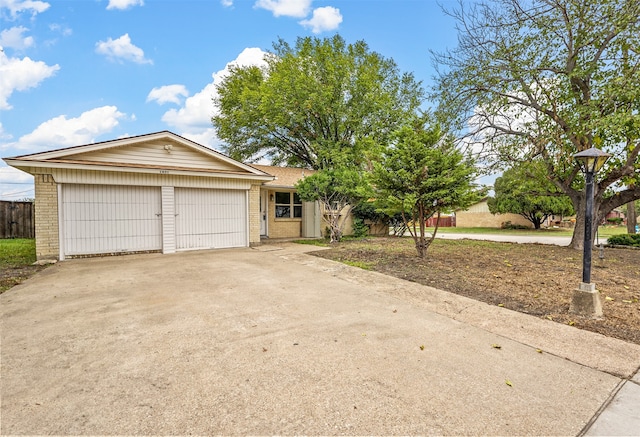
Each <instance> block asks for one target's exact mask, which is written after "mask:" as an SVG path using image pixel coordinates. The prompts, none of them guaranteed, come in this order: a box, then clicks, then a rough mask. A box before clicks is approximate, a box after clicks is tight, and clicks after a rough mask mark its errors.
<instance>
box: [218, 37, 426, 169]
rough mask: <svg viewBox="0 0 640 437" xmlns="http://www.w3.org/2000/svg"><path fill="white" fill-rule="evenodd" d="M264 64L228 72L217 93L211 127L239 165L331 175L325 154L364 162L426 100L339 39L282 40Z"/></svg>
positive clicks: (381, 62)
mask: <svg viewBox="0 0 640 437" xmlns="http://www.w3.org/2000/svg"><path fill="white" fill-rule="evenodd" d="M266 62H267V66H266V67H265V68H264V69H261V68H258V67H255V66H251V67H240V66H235V67H232V68H231V71H230V74H229V76H227V77H226V78H225V80H224V81H223V82H222V83H221V84H220V85H219V86H218V93H219V97H218V98H216V99H215V103H216V105H217V106H218V108H219V114H218V115H216V116H214V117H213V118H212V122H213V125H214V126H215V127H216V129H217V133H218V137H219V138H220V139H222V140H223V141H224V142H225V143H226V152H227V153H228V154H229V155H230V156H231V157H233V158H235V159H239V160H242V161H252V160H258V159H261V158H267V159H269V160H270V161H271V162H272V163H273V164H275V165H278V164H286V165H295V166H304V167H308V168H313V169H323V168H331V167H332V166H333V162H332V160H331V153H327V152H326V151H327V150H331V151H337V152H338V153H339V154H341V155H342V154H343V152H344V151H348V153H351V156H352V157H353V158H354V159H357V160H359V161H363V160H367V159H368V158H370V155H375V153H376V151H377V150H379V147H380V145H384V144H386V143H387V142H388V138H389V135H390V133H391V132H392V131H394V130H395V129H396V128H397V127H398V126H399V125H400V124H401V123H402V122H403V120H404V119H406V117H407V116H408V114H412V113H414V112H415V110H416V108H418V107H419V105H420V104H421V102H422V99H423V94H424V91H423V89H422V87H421V85H420V83H419V82H417V81H416V80H415V79H414V77H413V75H412V74H409V73H402V72H400V71H399V69H398V67H397V65H396V64H395V62H394V61H393V60H392V59H388V58H385V57H383V56H381V55H379V54H378V53H375V52H372V51H371V50H369V48H368V46H367V44H366V43H365V42H363V41H358V42H356V43H354V44H347V43H346V42H345V41H344V39H342V38H341V37H340V36H339V35H336V36H334V37H332V38H328V39H319V38H311V37H306V38H299V39H298V40H297V41H296V44H295V45H294V46H291V45H289V44H288V43H287V42H285V41H283V40H279V41H278V42H277V43H275V44H274V50H273V52H272V53H270V54H269V55H267V57H266Z"/></svg>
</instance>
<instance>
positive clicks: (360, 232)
mask: <svg viewBox="0 0 640 437" xmlns="http://www.w3.org/2000/svg"><path fill="white" fill-rule="evenodd" d="M368 234H369V226H367V225H365V224H364V220H362V219H360V218H354V219H353V236H354V237H355V238H364V237H366V236H367V235H368Z"/></svg>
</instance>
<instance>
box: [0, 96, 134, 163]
mask: <svg viewBox="0 0 640 437" xmlns="http://www.w3.org/2000/svg"><path fill="white" fill-rule="evenodd" d="M124 117H126V114H124V113H122V112H120V111H118V108H117V107H115V106H102V107H99V108H95V109H91V110H89V111H86V112H83V113H82V114H80V116H79V117H75V118H67V116H66V115H60V116H58V117H55V118H52V119H50V120H47V121H45V122H44V123H42V124H40V125H39V126H38V127H37V128H36V129H35V130H34V131H33V132H31V133H29V134H26V135H23V136H22V137H20V139H19V140H18V141H17V142H14V143H8V144H6V145H4V146H3V147H2V149H16V150H23V151H27V153H34V152H37V151H40V150H47V149H56V148H62V147H70V146H78V145H81V144H89V143H93V142H95V141H96V138H97V137H99V136H100V135H103V134H105V133H108V132H111V131H112V130H113V129H114V128H115V127H116V126H118V124H119V121H118V120H120V119H122V118H124Z"/></svg>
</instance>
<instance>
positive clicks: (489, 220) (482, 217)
mask: <svg viewBox="0 0 640 437" xmlns="http://www.w3.org/2000/svg"><path fill="white" fill-rule="evenodd" d="M507 221H510V222H511V223H513V224H514V225H523V226H527V227H530V228H531V227H533V225H532V224H531V222H530V221H529V220H527V219H525V218H524V217H522V216H521V215H518V214H495V215H494V214H491V213H490V212H469V211H458V212H456V227H457V228H499V227H501V226H502V223H504V222H507Z"/></svg>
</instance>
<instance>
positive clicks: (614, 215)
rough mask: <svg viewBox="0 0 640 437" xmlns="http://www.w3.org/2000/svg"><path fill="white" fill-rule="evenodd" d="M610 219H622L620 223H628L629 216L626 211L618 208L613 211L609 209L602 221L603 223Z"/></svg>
mask: <svg viewBox="0 0 640 437" xmlns="http://www.w3.org/2000/svg"><path fill="white" fill-rule="evenodd" d="M609 219H611V220H616V219H618V220H620V223H627V220H626V219H627V217H626V216H625V214H624V212H622V210H620V209H618V208H616V209H614V210H613V211H609V212H608V213H607V215H606V217H605V218H604V220H603V221H602V224H607V223H609Z"/></svg>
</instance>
